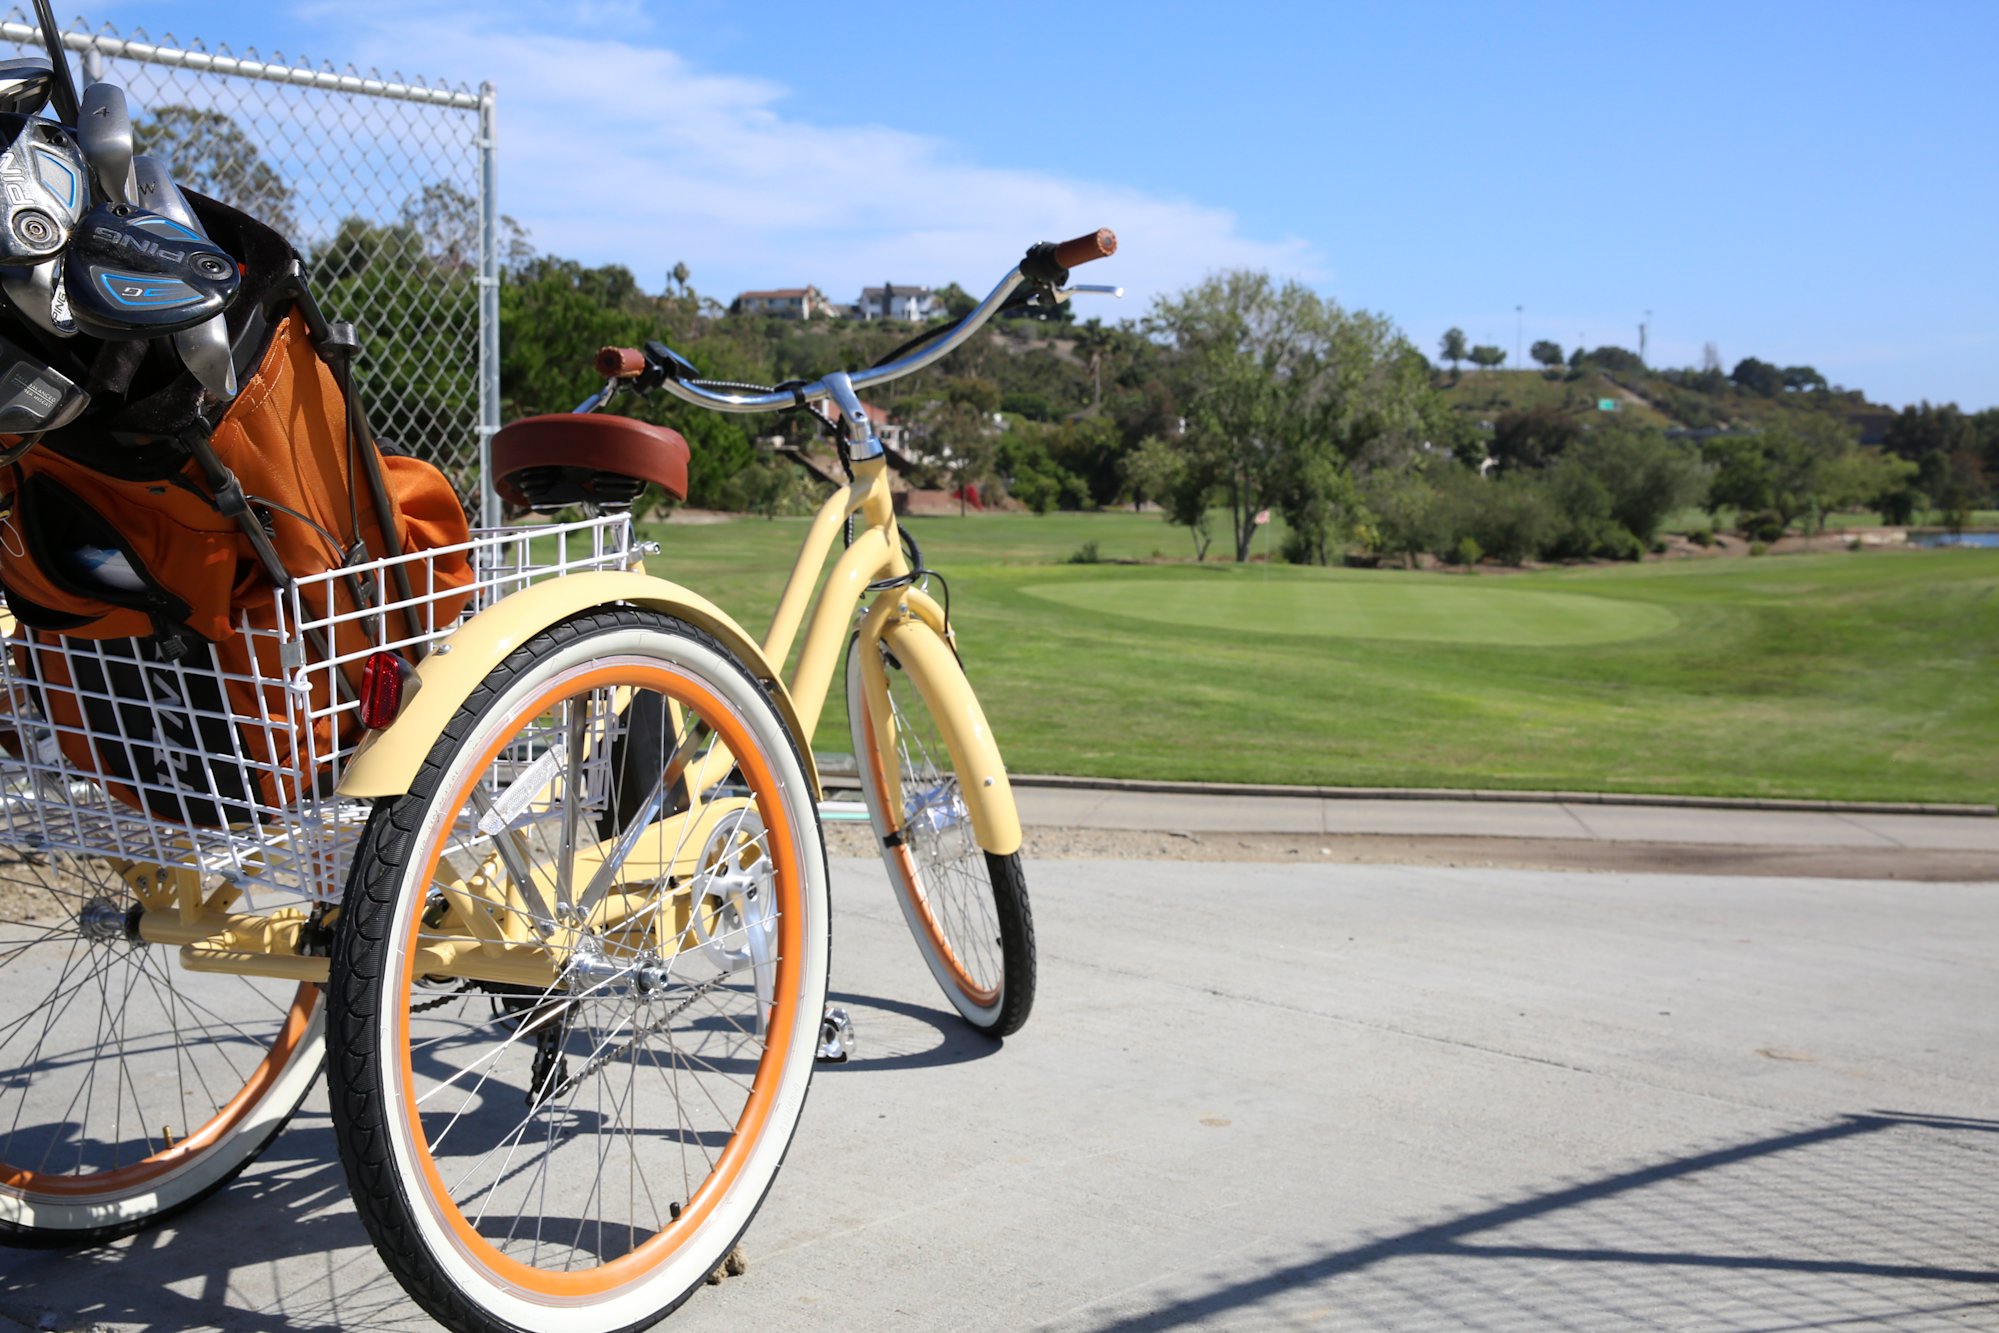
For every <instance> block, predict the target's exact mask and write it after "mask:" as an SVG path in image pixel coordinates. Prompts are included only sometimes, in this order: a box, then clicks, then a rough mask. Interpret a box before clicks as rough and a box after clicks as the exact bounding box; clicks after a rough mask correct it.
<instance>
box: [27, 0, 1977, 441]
mask: <svg viewBox="0 0 1999 1333" xmlns="http://www.w3.org/2000/svg"><path fill="white" fill-rule="evenodd" d="M59 9H60V12H62V13H64V14H65V16H67V14H68V13H69V12H70V11H69V10H68V9H67V8H66V7H59ZM88 13H89V15H90V17H92V18H93V19H104V20H109V21H111V22H112V23H114V24H115V25H117V26H119V27H121V28H122V27H131V26H142V27H144V28H146V29H147V30H148V31H149V32H150V33H152V34H153V35H154V36H156V37H157V36H159V35H161V34H162V33H164V32H166V31H168V30H171V31H173V32H175V33H177V34H178V35H180V36H182V37H189V36H195V35H199V36H201V37H203V38H205V39H206V40H207V41H209V42H211V43H214V42H218V41H226V42H228V43H229V44H230V45H232V46H233V47H235V48H236V49H238V50H239V51H240V50H241V49H242V48H243V47H246V46H254V47H257V48H258V49H259V50H261V51H262V52H264V53H265V54H267V55H268V54H269V53H271V52H272V51H274V50H282V51H283V52H285V53H286V54H287V55H292V56H296V55H298V54H301V53H304V54H307V55H309V56H311V57H312V58H314V59H315V60H318V59H332V60H335V61H336V62H340V63H345V62H348V61H353V62H355V63H358V64H360V65H362V66H364V67H365V66H369V65H374V66H379V67H380V68H382V69H384V70H393V69H401V70H402V71H404V72H406V73H410V74H419V73H421V74H424V75H430V76H444V77H448V78H453V79H465V80H470V81H475V82H476V81H478V80H481V79H491V80H492V81H494V82H495V83H496V84H497V86H498V87H499V89H500V105H501V143H502V158H501V191H502V201H503V206H504V207H505V208H506V210H507V211H508V212H510V213H512V214H514V215H515V216H517V217H518V218H520V219H521V221H523V222H524V223H525V224H527V226H528V227H529V228H530V230H531V231H532V233H533V239H534V241H535V242H536V244H537V245H538V246H539V247H540V248H542V249H544V250H547V251H551V252H554V253H558V254H565V255H572V256H575V257H578V258H581V259H585V260H589V261H592V262H605V261H615V262H619V263H623V264H626V265H628V266H629V267H631V268H632V269H633V270H634V271H635V272H636V273H637V274H638V275H639V278H640V280H641V282H642V283H644V284H645V285H646V286H648V287H649V288H657V287H658V286H659V285H660V284H661V275H662V274H663V273H664V272H665V270H666V269H668V268H670V267H671V266H672V264H673V263H674V262H675V261H676V260H684V261H685V262H686V263H687V264H688V266H689V268H690V269H691V270H692V271H693V275H694V285H695V286H696V287H698V288H700V289H701V290H703V291H706V292H709V293H711V294H714V295H718V296H721V297H723V298H724V299H726V298H727V297H729V296H732V295H733V294H734V293H735V292H736V291H737V290H739V289H741V288H743V287H752V286H780V285H794V284H798V283H804V282H812V283H816V284H817V285H818V286H820V287H821V288H822V289H823V290H825V291H826V292H827V293H828V294H829V295H832V296H835V297H841V298H849V299H850V298H851V297H852V295H853V294H854V291H855V289H857V288H858V287H859V286H860V285H862V284H863V283H867V284H870V285H872V284H877V283H879V282H881V281H883V280H885V279H886V280H892V281H895V282H898V283H904V282H928V283H933V284H940V283H943V282H946V281H953V280H955V281H958V282H960V283H962V284H963V285H965V286H966V287H968V288H973V289H981V288H983V286H984V285H986V284H987V283H988V282H989V281H991V280H992V279H994V278H997V277H998V276H999V274H1000V273H1001V272H1003V271H1004V269H1005V268H1006V267H1007V266H1008V265H1009V264H1010V263H1011V262H1012V260H1013V259H1014V258H1015V257H1016V256H1017V254H1018V251H1019V250H1020V248H1021V246H1022V245H1023V244H1024V243H1026V242H1027V241H1030V240H1034V239H1040V238H1043V237H1058V236H1066V235H1070V234H1073V233H1076V232H1080V231H1084V230H1087V229H1089V228H1092V227H1095V226H1098V225H1110V226H1113V227H1115V228H1117V229H1118V231H1119V234H1120V236H1121V237H1122V239H1123V242H1124V248H1123V251H1122V252H1121V253H1120V255H1119V256H1118V257H1117V259H1115V260H1113V261H1111V262H1110V263H1107V264H1105V265H1102V266H1101V272H1102V276H1103V278H1104V280H1113V281H1121V282H1123V283H1125V284H1126V286H1127V287H1128V288H1129V289H1130V295H1129V296H1128V297H1127V299H1126V300H1125V301H1124V302H1122V303H1121V304H1105V305H1102V306H1098V307H1092V308H1091V312H1092V313H1102V314H1103V315H1105V316H1106V317H1109V318H1115V317H1119V316H1131V315H1137V314H1140V313H1142V312H1143V309H1144V307H1145V305H1146V304H1147V303H1148V301H1149V299H1150V297H1151V296H1152V295H1153V294H1155V293H1158V292H1161V291H1172V290H1176V289H1177V288H1179V287H1181V286H1184V285H1186V284H1187V283H1190V282H1193V281H1196V280H1198V279H1199V278H1200V277H1202V276H1203V275H1204V274H1205V273H1207V272H1210V271H1212V270H1214V269H1217V268H1224V267H1233V266H1241V265H1250V266H1256V267H1265V268H1269V269H1271V270H1273V271H1275V272H1279V273H1283V274H1287V275H1293V276H1297V277H1299V278H1301V279H1303V280H1305V281H1307V282H1310V283H1311V284H1312V285H1314V286H1315V287H1317V288H1319V289H1320V290H1321V291H1323V292H1325V293H1326V294H1328V295H1330V296H1332V297H1335V298H1336V299H1338V300H1339V301H1341V302H1342V303H1343V304H1346V305H1349V306H1358V307H1364V308H1368V309H1372V310H1376V311H1379V312H1381V313H1383V314H1386V315H1387V316H1389V317H1390V318H1392V319H1394V320H1395V321H1396V322H1397V323H1398V324H1399V325H1400V326H1401V327H1402V328H1403V329H1404V330H1405V331H1406V332H1407V333H1408V334H1409V336H1410V337H1411V338H1412V339H1413V340H1414V341H1415V342H1416V343H1417V344H1418V345H1419V346H1421V347H1422V348H1423V349H1424V350H1425V351H1428V352H1434V350H1435V347H1436V343H1437V339H1438V337H1439V335H1440V334H1441V333H1442V332H1443V330H1444V329H1445V328H1446V327H1449V326H1451V325H1458V326H1461V327H1462V328H1464V330H1465V331H1466V333H1467V334H1469V335H1470V336H1471V338H1472V339H1473V340H1474V341H1479V342H1492V343H1496V344H1498V345H1500V346H1502V347H1504V348H1505V349H1506V350H1507V351H1508V353H1509V354H1512V353H1513V352H1514V350H1515V347H1516V325H1517V326H1518V327H1519V329H1520V332H1521V336H1522V337H1524V341H1525V342H1528V343H1531V342H1533V341H1534V340H1535V339H1537V338H1552V339H1554V340H1555V341H1557V342H1559V343H1561V344H1562V345H1563V346H1564V347H1565V348H1566V347H1569V346H1572V345H1573V344H1574V343H1575V342H1576V340H1577V339H1578V337H1581V338H1582V339H1583V340H1584V341H1586V342H1588V343H1589V344H1591V345H1595V344H1598V343H1605V342H1615V343H1618V344H1620V345H1624V346H1632V347H1635V345H1636V342H1637V337H1638V333H1637V325H1638V323H1639V321H1640V320H1641V319H1643V318H1645V312H1646V311H1647V310H1650V311H1651V312H1652V314H1651V320H1650V330H1651V331H1650V348H1649V350H1650V359H1651V360H1652V361H1653V362H1654V363H1655V364H1667V365H1672V364H1694V363H1697V362H1698V361H1699V360H1700V357H1701V352H1702V347H1703V344H1705V343H1708V342H1713V343H1714V344H1716V346H1717V348H1718V349H1719V351H1720V354H1721V356H1722V359H1723V361H1724V363H1725V364H1728V365H1732V364H1734V362H1735V361H1736V359H1737V358H1739V357H1742V356H1749V355H1754V356H1759V357H1762V358H1763V359H1765V360H1769V361H1775V362H1778V363H1780V364H1798V363H1809V364H1812V365H1815V366H1817V367H1818V368H1819V369H1820V370H1821V371H1822V372H1824V373H1825V374H1826V375H1827V377H1828V378H1830V379H1831V380H1833V381H1834V382H1837V383H1843V384H1847V385H1850V386H1855V387H1860V388H1865V389H1866V390H1868V392H1869V393H1870V394H1871V395H1872V396H1874V397H1875V398H1877V399H1880V400H1885V401H1887V402H1890V403H1895V404H1902V403H1907V402H1913V401H1915V400H1918V399H1923V398H1928V399H1931V400H1934V401H1943V400H1954V401H1957V402H1959V403H1961V404H1963V405H1964V406H1966V407H1967V408H1983V407H1990V406H1995V405H1999V258H1995V251H1994V237H1995V235H1999V98H1995V97H1994V96H1993V95H1992V92H1991V88H1992V60H1993V56H1994V53H1995V52H1996V51H1999V5H1994V4H1990V3H1982V2H1981V3H1972V2H1969V0H1967V2H1966V3H1961V4H1942V3H1911V4H1906V5H1895V6H1881V5H1862V4H1848V3H1838V2H1837V0H1825V2H1822V3H1817V4H1809V5H1807V4H1736V5H1722V4H1715V5H1704V4H1682V5H1671V6H1664V5H1649V6H1644V7H1639V6H1628V7H1620V6H1606V5H1602V4H1597V5H1589V6H1582V5H1573V6H1572V5H1518V6H1494V5H1410V4H1402V5H1393V6H1390V5H1379V6H1370V7H1366V8H1362V7H1359V6H1350V5H1340V4H1311V5H1307V4H1258V3H1234V4H1226V5H1223V4H1205V5H1191V4H1171V3H1155V4H1143V5H1142V4H1134V3H1103V2H1102V0H1099V3H1095V4H1042V3H1013V4H1007V5H979V6H974V5H956V6H951V5H945V6H938V5H923V6H918V5H890V4H874V3H866V2H863V0H850V2H849V3H845V4H842V5H838V6H827V5H824V4H820V5H806V4H803V3H792V2H791V0H780V2H777V3H760V4H756V5H744V4H740V3H723V0H686V2H685V3H670V4H669V3H646V4H640V3H632V2H631V0H587V2H586V3H583V4H580V5H577V4H571V5H563V4H534V5H529V4H522V3H517V2H515V0H490V2H489V3H482V4H477V5H474V4H470V3H462V2H460V0H397V3H393V4H391V3H382V2H380V0H357V2H354V3H332V2H331V0H314V2H308V3H285V2H284V0H279V2H278V3H264V4H257V5H251V4H243V3H210V2H208V0H196V2H194V3H189V2H187V0H175V2H174V3H164V2H163V0H162V2H158V3H149V2H147V0H114V2H112V3H106V4H103V5H100V6H98V7H96V8H93V9H91V10H89V11H88ZM1092 276H1093V277H1095V276H1096V274H1095V273H1093V274H1092ZM1516 306H1521V307H1524V310H1523V311H1522V312H1521V313H1520V314H1519V315H1518V316H1516V313H1515V307H1516Z"/></svg>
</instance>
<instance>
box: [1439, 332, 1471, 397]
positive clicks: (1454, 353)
mask: <svg viewBox="0 0 1999 1333" xmlns="http://www.w3.org/2000/svg"><path fill="white" fill-rule="evenodd" d="M1437 352H1438V354H1439V355H1440V356H1441V357H1442V358H1443V359H1444V360H1446V361H1448V362H1450V363H1451V382H1452V383H1453V384H1455V383H1456V382H1457V378H1458V363H1459V362H1461V361H1464V360H1467V359H1469V358H1470V356H1471V352H1470V351H1469V350H1467V348H1466V344H1465V331H1464V330H1463V329H1458V328H1451V329H1445V330H1444V337H1443V341H1442V342H1440V343H1438V344H1437Z"/></svg>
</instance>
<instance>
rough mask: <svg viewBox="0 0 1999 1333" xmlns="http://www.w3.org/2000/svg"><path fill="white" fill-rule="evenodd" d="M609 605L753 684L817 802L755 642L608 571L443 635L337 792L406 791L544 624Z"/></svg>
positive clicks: (710, 608) (540, 588) (786, 712)
mask: <svg viewBox="0 0 1999 1333" xmlns="http://www.w3.org/2000/svg"><path fill="white" fill-rule="evenodd" d="M619 604H622V605H626V606H640V607H644V608H645V609H647V610H649V611H658V612H661V613H662V614H665V615H669V616H673V617H675V618H676V619H679V620H684V621H686V622H687V623H688V624H690V625H693V626H695V627H696V628H697V629H700V630H703V631H705V632H706V633H708V634H710V635H712V636H713V637H714V638H715V639H716V640H718V641H719V642H720V643H721V645H722V646H723V647H724V648H726V649H728V650H729V651H730V652H731V653H733V654H734V655H735V656H736V659H737V660H738V661H740V662H741V663H742V664H743V666H744V667H746V668H747V669H748V670H749V672H750V674H751V675H753V676H755V677H756V678H757V679H758V680H760V681H762V682H763V684H764V688H765V689H767V690H769V691H770V696H771V699H772V701H773V702H774V703H776V705H777V711H778V713H779V715H780V716H781V717H783V719H784V724H785V727H786V728H787V729H788V730H789V731H790V732H791V738H792V740H793V741H794V742H795V743H796V744H797V746H798V754H799V758H800V760H801V761H802V762H803V763H804V765H805V776H806V779H807V780H808V781H809V782H810V783H811V784H812V793H813V796H814V798H815V799H817V798H818V796H819V794H820V787H819V769H818V766H817V765H816V764H815V763H814V762H813V759H812V745H811V742H810V738H809V737H807V736H806V735H805V734H804V733H803V732H802V731H801V730H800V727H799V721H798V712H797V710H796V709H795V708H793V707H792V702H791V692H790V691H789V690H787V689H785V687H784V682H783V680H781V679H780V678H779V677H778V674H777V672H776V670H775V669H773V668H772V666H771V664H770V662H769V661H768V660H766V659H765V657H764V654H763V649H762V648H760V647H758V646H757V643H756V640H754V639H752V638H751V637H750V636H749V635H748V634H746V633H744V632H743V629H742V627H741V626H740V625H738V624H736V622H735V621H733V620H731V619H730V618H729V617H728V616H727V615H725V614H724V613H723V612H722V610H721V609H720V608H719V607H717V606H716V605H715V604H714V603H713V602H710V601H709V600H708V599H707V598H705V597H702V596H700V595H698V594H696V593H693V592H689V591H688V590H687V589H686V588H683V587H681V586H680V585H679V584H677V583H669V582H668V581H666V580H665V579H659V578H654V577H652V576H651V575H650V574H641V573H638V572H636V571H628V572H620V571H616V570H600V571H595V572H592V573H586V574H566V575H564V576H562V577H561V578H553V579H546V580H544V581H542V582H540V583H537V584H534V585H533V586H531V587H529V588H526V589H523V590H522V591H520V592H516V593H511V594H509V595H508V596H506V597H504V598H502V599H501V600H500V601H498V602H496V603H494V604H493V605H492V606H489V607H487V608H486V609H485V610H484V611H481V612H479V613H478V614H477V615H475V616H473V617H472V618H471V619H470V620H468V621H466V622H465V623H464V624H462V625H460V626H459V627H458V628H457V629H455V630H453V631H452V632H451V633H450V634H449V635H447V636H445V638H444V639H443V640H442V641H441V642H440V643H439V644H438V646H437V648H436V649H434V650H433V651H432V652H431V653H430V655H429V656H428V657H426V658H424V659H423V662H422V663H421V664H420V665H419V666H418V667H417V669H416V678H417V680H418V681H419V682H421V684H420V687H419V688H418V689H417V690H416V692H415V695H414V697H411V698H410V699H409V700H408V701H407V702H406V703H405V704H404V706H403V711H402V713H401V715H400V716H398V717H397V718H396V720H395V721H394V722H392V723H390V724H389V725H388V726H387V727H385V728H383V729H382V730H381V731H377V732H374V733H372V734H371V735H369V736H368V737H367V738H366V739H365V740H364V741H362V743H361V745H360V748H359V749H357V750H356V751H355V753H354V756H353V757H352V758H351V759H350V760H349V761H348V763H347V769H346V772H345V773H343V774H342V775H341V779H340V787H339V792H340V794H341V795H342V796H354V797H376V798H379V797H385V796H400V795H402V794H403V793H404V792H406V791H408V790H409V788H410V784H411V783H412V782H414V781H415V780H416V775H417V772H418V770H419V769H421V768H422V767H423V761H424V758H425V756H427V755H428V754H429V753H430V749H431V746H433V745H435V744H436V743H437V738H438V737H439V736H440V735H442V734H443V733H444V728H445V727H446V725H448V724H449V723H450V721H451V719H452V718H453V717H454V716H455V715H456V714H457V712H458V709H459V707H460V706H461V705H462V704H464V702H465V701H466V699H468V698H470V697H471V695H472V691H473V690H475V689H477V688H478V687H479V682H480V681H482V680H484V679H486V677H487V676H488V675H490V674H491V673H492V672H493V670H494V668H496V667H498V666H499V665H500V663H502V662H504V661H505V660H506V659H507V656H508V654H510V653H512V652H513V651H514V650H515V649H517V648H519V647H520V646H521V645H522V644H524V643H526V642H527V641H528V640H529V639H531V638H533V637H534V636H535V635H537V634H539V633H541V632H542V631H543V630H545V629H547V628H549V627H550V626H551V625H556V624H559V623H561V622H562V621H564V620H568V619H570V618H571V617H573V616H578V615H582V614H584V613H585V612H588V611H594V610H596V609H597V608H599V607H604V606H613V605H619Z"/></svg>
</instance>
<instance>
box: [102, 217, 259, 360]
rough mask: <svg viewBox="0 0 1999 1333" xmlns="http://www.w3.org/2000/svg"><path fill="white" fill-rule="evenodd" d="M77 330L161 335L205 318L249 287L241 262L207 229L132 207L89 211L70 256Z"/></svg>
mask: <svg viewBox="0 0 1999 1333" xmlns="http://www.w3.org/2000/svg"><path fill="white" fill-rule="evenodd" d="M63 270H64V279H65V284H66V286H67V287H68V291H69V310H70V314H71V316H72V317H73V318H74V319H75V320H76V323H77V327H79V328H80V329H82V330H83V331H84V332H85V333H89V334H92V335H94V336H96V337H99V338H104V339H108V340H114V341H117V340H130V339H134V338H154V337H158V336H159V335H160V334H163V333H179V332H180V331H181V330H182V329H191V328H193V327H194V326H195V325H197V324H201V323H205V322H206V321H208V320H210V319H213V318H214V317H215V316H217V315H219V314H221V313H222V312H223V311H224V310H226V309H228V308H229V303H230V302H231V301H233V300H235V299H236V293H237V292H238V291H239V290H240V289H241V288H242V283H243V279H242V275H241V274H240V273H239V272H238V271H237V268H236V261H235V260H233V259H231V258H230V257H229V256H227V255H225V254H223V253H222V252H220V251H219V250H217V249H216V248H215V247H214V245H213V244H212V243H210V242H209V241H208V240H207V238H205V237H204V236H202V235H201V233H199V232H197V231H194V230H192V229H190V228H188V227H186V226H183V225H182V224H181V223H178V222H175V221H174V220H173V219H172V218H168V217H162V216H160V215H159V214H158V213H150V212H147V211H146V210H145V209H142V208H134V207H132V206H130V205H128V204H99V205H98V206H97V207H95V208H93V209H91V210H90V212H89V213H87V214H85V215H84V218H83V221H82V222H81V223H79V224H77V228H76V232H75V234H74V235H73V236H72V237H71V239H70V243H69V249H68V250H67V251H66V252H65V253H64V255H63Z"/></svg>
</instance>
